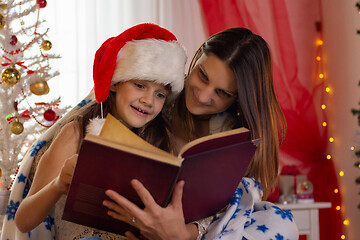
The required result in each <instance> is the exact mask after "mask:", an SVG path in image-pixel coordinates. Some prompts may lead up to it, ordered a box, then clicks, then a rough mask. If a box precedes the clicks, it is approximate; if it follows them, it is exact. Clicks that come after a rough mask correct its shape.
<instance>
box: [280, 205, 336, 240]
mask: <svg viewBox="0 0 360 240" xmlns="http://www.w3.org/2000/svg"><path fill="white" fill-rule="evenodd" d="M276 205H277V206H278V207H280V208H281V209H291V212H292V214H293V216H294V219H295V222H296V225H297V226H298V229H299V234H300V235H306V240H319V239H320V231H319V209H321V208H331V203H330V202H314V203H294V204H276Z"/></svg>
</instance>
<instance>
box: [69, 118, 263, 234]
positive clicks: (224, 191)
mask: <svg viewBox="0 0 360 240" xmlns="http://www.w3.org/2000/svg"><path fill="white" fill-rule="evenodd" d="M255 150H256V145H255V144H254V143H253V141H251V140H249V131H248V130H247V129H245V128H239V129H234V130H230V131H225V132H222V133H218V134H213V135H209V136H206V137H202V138H199V139H196V140H194V141H191V142H189V143H188V144H186V145H185V146H184V147H183V148H182V149H181V151H180V154H179V156H174V155H172V154H170V153H168V152H166V151H163V150H161V149H159V148H157V147H155V146H153V145H151V144H149V143H147V142H146V141H144V140H143V139H141V138H140V137H139V136H137V135H136V134H134V133H133V132H132V131H131V130H129V129H128V128H127V127H125V126H124V125H123V124H121V123H120V122H119V121H118V120H116V119H115V118H114V117H112V116H111V115H108V117H107V119H106V121H105V124H104V126H103V128H102V130H101V133H100V136H94V135H87V136H86V137H85V139H84V140H83V142H82V145H81V148H80V152H79V157H78V160H77V164H76V168H75V171H74V175H73V179H72V182H71V185H70V188H69V192H68V196H67V200H66V205H65V209H64V213H63V219H64V220H68V221H71V222H75V223H79V224H82V225H87V226H90V227H94V228H98V229H102V230H106V231H109V232H114V233H119V234H123V233H124V232H125V231H127V230H132V231H134V230H135V229H134V228H133V227H132V226H131V225H128V224H126V223H123V222H121V221H119V220H115V219H113V218H111V217H110V216H108V215H107V210H108V209H107V208H106V207H104V206H103V205H102V201H103V200H104V199H107V197H106V195H105V190H107V189H112V190H114V191H117V192H118V193H120V194H121V195H123V196H125V197H126V198H128V199H129V200H130V201H132V202H134V203H136V204H137V205H138V206H140V207H143V204H142V202H141V200H140V198H139V197H138V196H137V194H136V192H135V190H134V189H133V188H132V187H131V185H130V181H131V179H138V180H140V181H141V182H142V183H143V184H144V186H145V187H146V188H147V189H148V190H149V191H150V193H151V194H152V196H153V197H154V199H155V201H156V202H157V203H158V204H160V205H161V206H166V205H167V204H168V203H169V202H170V200H171V196H172V191H173V188H174V186H175V184H176V183H177V182H178V181H179V180H184V181H185V185H184V192H183V198H182V204H183V211H184V217H185V221H186V222H187V223H188V222H191V221H194V220H200V219H202V218H205V217H208V216H211V215H213V214H215V213H217V212H218V211H219V210H221V209H222V208H224V207H225V206H226V205H227V204H228V203H229V202H230V201H231V199H232V196H233V194H234V192H235V190H236V188H237V186H238V184H239V183H240V181H241V178H242V176H243V174H244V173H245V171H246V170H247V168H248V165H249V163H250V161H251V159H252V157H253V155H254V153H255Z"/></svg>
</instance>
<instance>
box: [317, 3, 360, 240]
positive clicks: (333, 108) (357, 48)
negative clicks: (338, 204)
mask: <svg viewBox="0 0 360 240" xmlns="http://www.w3.org/2000/svg"><path fill="white" fill-rule="evenodd" d="M356 2H357V1H356V0H353V1H337V0H322V10H323V11H322V12H323V19H324V21H323V22H324V24H323V27H324V54H325V69H326V71H327V80H328V81H329V84H330V86H331V87H332V89H333V91H332V93H331V94H330V96H329V98H328V104H327V105H328V108H327V109H328V117H329V125H328V126H329V134H330V135H331V136H333V137H334V139H335V141H334V142H333V143H332V144H329V151H330V152H331V154H332V157H333V160H334V162H335V166H336V170H337V172H339V171H341V170H342V171H344V173H345V175H344V176H343V177H340V176H338V179H339V184H340V191H341V194H342V199H343V206H342V212H343V216H344V217H345V218H347V219H349V221H350V223H349V225H348V226H344V230H345V232H347V234H346V239H349V240H357V239H359V237H360V227H359V223H360V209H358V208H357V205H358V204H359V203H360V195H359V194H358V192H359V191H360V186H359V185H356V184H355V178H356V177H358V176H360V169H358V168H355V167H354V163H355V160H356V157H355V155H354V152H353V151H351V150H350V147H351V146H358V147H360V137H357V138H356V131H359V130H360V127H359V126H358V125H357V118H356V117H355V116H353V115H352V114H351V109H352V108H357V109H359V105H358V103H359V101H360V86H358V82H359V80H360V67H359V64H360V35H359V34H356V31H357V30H358V29H360V15H359V14H358V12H357V8H356V7H355V4H356Z"/></svg>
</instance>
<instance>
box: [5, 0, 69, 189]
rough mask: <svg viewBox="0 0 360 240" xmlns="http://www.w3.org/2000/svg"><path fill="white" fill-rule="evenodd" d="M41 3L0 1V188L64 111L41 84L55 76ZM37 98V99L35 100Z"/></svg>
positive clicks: (25, 0)
mask: <svg viewBox="0 0 360 240" xmlns="http://www.w3.org/2000/svg"><path fill="white" fill-rule="evenodd" d="M46 4H47V2H46V0H37V1H36V0H21V1H19V0H17V1H15V0H8V1H6V2H4V1H1V0H0V47H1V50H0V51H1V58H0V72H1V81H0V146H1V149H0V170H1V178H0V180H1V189H9V188H10V186H11V181H12V179H11V176H13V175H14V174H15V173H16V171H17V169H18V165H19V163H20V162H21V160H22V158H23V156H24V154H25V153H26V150H27V148H28V147H29V146H30V145H31V143H32V142H33V141H35V139H36V138H37V137H38V136H39V135H40V134H41V133H42V132H43V131H45V130H46V129H47V128H48V127H50V126H52V125H53V124H54V123H55V122H56V121H57V120H58V118H59V116H61V115H62V114H63V113H64V112H65V111H66V109H64V108H63V109H61V108H59V102H60V98H58V99H55V100H52V101H50V102H46V101H44V100H41V101H38V100H35V99H37V98H38V99H44V98H43V96H44V95H46V94H48V93H49V86H48V84H47V81H48V80H50V79H51V78H53V77H55V76H57V75H58V74H59V73H58V72H57V71H53V72H52V71H51V68H50V61H51V60H55V59H57V58H59V56H58V55H55V54H52V53H51V48H52V43H51V41H49V40H48V38H47V33H48V31H49V28H44V27H43V25H44V23H45V21H43V20H40V12H41V11H42V10H43V9H44V8H45V7H46ZM39 96H40V97H39Z"/></svg>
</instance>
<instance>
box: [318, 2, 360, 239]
mask: <svg viewBox="0 0 360 240" xmlns="http://www.w3.org/2000/svg"><path fill="white" fill-rule="evenodd" d="M359 6H360V3H359ZM320 7H321V5H320ZM359 13H360V10H359ZM321 25H322V23H321V21H319V22H316V24H315V26H316V29H317V32H318V36H319V37H318V38H317V39H316V40H315V45H316V46H317V49H316V55H315V58H314V62H315V64H316V72H315V73H316V74H315V75H314V76H315V79H314V81H315V83H314V84H315V85H321V91H322V93H321V98H320V104H319V105H320V107H321V109H322V110H324V111H325V110H327V105H325V103H326V101H325V100H326V99H324V98H325V97H327V96H330V94H331V92H332V91H333V89H332V88H331V87H330V86H327V83H326V76H327V75H326V74H327V73H326V71H324V68H323V55H322V47H323V44H324V41H323V40H322V26H321ZM322 114H323V117H324V119H323V121H322V122H321V123H320V124H321V125H322V126H323V127H328V124H329V123H328V122H327V117H326V112H322ZM326 130H327V129H326ZM329 142H330V143H332V142H334V138H333V137H330V138H329ZM332 157H333V156H332V155H330V154H327V155H326V159H327V160H329V161H331V160H332ZM338 174H339V175H340V176H341V177H342V176H344V172H343V171H340V172H338ZM333 191H334V195H333V198H334V199H337V198H338V197H339V195H337V194H340V189H339V188H333ZM332 202H333V206H335V207H334V208H333V209H332V210H333V211H341V209H342V208H341V206H340V203H339V202H336V201H335V202H334V201H332ZM337 213H338V214H341V213H339V212H337ZM339 221H341V220H339ZM343 223H344V226H347V225H348V224H345V223H348V222H345V221H344V222H343ZM340 234H341V235H338V236H336V237H337V238H339V237H340V238H341V239H345V234H343V233H340Z"/></svg>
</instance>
